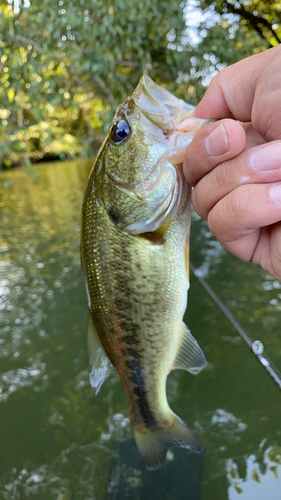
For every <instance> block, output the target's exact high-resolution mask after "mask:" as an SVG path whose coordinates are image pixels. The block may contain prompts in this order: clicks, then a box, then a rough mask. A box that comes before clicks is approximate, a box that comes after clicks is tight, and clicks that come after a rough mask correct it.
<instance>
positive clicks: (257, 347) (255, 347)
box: [189, 262, 281, 390]
mask: <svg viewBox="0 0 281 500" xmlns="http://www.w3.org/2000/svg"><path fill="white" fill-rule="evenodd" d="M189 266H190V269H191V271H192V272H193V274H194V276H195V277H196V278H197V280H198V281H199V283H200V284H201V285H202V286H203V288H205V290H206V292H207V293H208V294H209V295H210V297H211V298H212V299H213V301H214V302H215V303H216V304H217V306H218V307H219V308H220V310H221V311H222V313H223V314H224V315H225V316H226V318H227V319H228V320H229V321H230V323H231V324H232V326H233V327H234V329H235V330H236V331H237V333H238V334H239V335H240V337H241V338H242V339H243V340H244V342H245V344H246V345H247V346H248V347H249V349H250V350H251V351H252V352H253V354H254V355H255V357H256V358H257V359H258V361H259V362H260V364H261V365H262V366H263V368H264V369H265V370H266V372H267V373H268V375H269V376H270V377H271V378H272V380H273V381H274V382H275V384H276V385H277V386H278V388H279V389H280V390H281V375H280V372H279V370H278V369H277V368H276V366H274V364H273V363H272V362H270V360H269V358H268V357H267V356H266V354H265V353H264V346H263V344H262V342H261V341H260V340H255V341H252V340H251V339H250V337H249V335H248V334H247V333H246V332H245V330H243V328H242V326H241V325H239V323H238V321H236V319H235V318H234V316H233V315H232V314H231V312H230V311H229V310H228V309H227V307H226V306H225V305H224V304H223V303H222V301H221V300H220V299H219V297H218V296H217V294H216V293H215V292H214V290H212V288H211V287H210V285H208V283H207V282H206V281H205V280H204V278H202V277H201V276H200V275H199V273H198V270H197V269H196V268H195V267H194V265H193V264H192V263H191V262H190V264H189Z"/></svg>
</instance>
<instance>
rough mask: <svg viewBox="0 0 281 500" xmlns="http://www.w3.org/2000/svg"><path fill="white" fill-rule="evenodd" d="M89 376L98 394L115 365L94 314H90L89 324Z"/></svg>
mask: <svg viewBox="0 0 281 500" xmlns="http://www.w3.org/2000/svg"><path fill="white" fill-rule="evenodd" d="M88 353H89V378H90V383H91V386H92V388H93V389H94V390H95V394H96V395H97V394H98V392H99V390H100V388H101V386H102V384H103V383H104V381H105V380H106V379H107V377H108V376H109V374H110V372H111V370H112V368H113V365H112V364H111V362H110V360H109V359H108V356H107V355H106V353H105V351H104V348H103V346H102V344H101V341H100V339H99V337H98V334H97V332H96V329H95V326H94V323H93V320H92V316H91V314H89V326H88Z"/></svg>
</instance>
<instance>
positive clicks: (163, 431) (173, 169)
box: [81, 75, 208, 470]
mask: <svg viewBox="0 0 281 500" xmlns="http://www.w3.org/2000/svg"><path fill="white" fill-rule="evenodd" d="M193 109H194V108H193V107H192V106H191V105H189V104H187V103H186V102H184V101H183V100H181V99H178V98H177V97H175V96H174V95H173V94H171V93H170V92H169V91H168V90H167V89H165V88H163V87H161V86H159V85H157V84H156V83H155V82H153V80H152V79H151V78H150V77H149V76H148V75H143V76H142V78H141V80H140V82H139V84H138V86H137V87H136V89H135V90H134V92H133V94H132V95H131V96H129V97H128V98H127V99H126V100H125V101H124V103H123V104H121V105H120V106H119V107H118V109H117V111H116V113H115V116H114V118H113V121H112V124H111V126H110V128H109V130H108V132H107V134H106V137H105V139H104V141H103V143H102V145H101V148H100V150H99V152H98V154H97V157H96V160H95V162H94V165H93V168H92V170H91V172H90V175H89V179H88V183H87V187H86V190H85V195H84V201H83V206H82V224H81V262H82V270H83V273H84V278H85V285H86V292H87V298H88V308H89V327H88V352H89V365H90V382H91V385H92V387H93V388H94V390H95V392H96V394H97V393H98V391H99V390H100V388H101V386H102V384H103V382H104V381H105V380H106V379H107V377H108V376H109V374H110V373H111V371H112V369H113V368H114V367H115V368H117V370H118V372H119V375H120V378H121V381H122V384H123V386H124V390H125V393H126V396H127V399H128V402H129V407H130V421H131V428H132V432H133V435H134V439H135V442H136V445H137V448H138V451H139V453H140V455H141V457H142V459H143V461H144V463H145V465H146V467H147V469H150V470H154V469H157V468H159V467H160V466H161V465H162V464H163V463H164V462H165V458H166V454H167V451H168V450H169V449H170V448H171V447H174V446H176V447H185V448H187V449H189V450H192V451H194V452H201V451H202V449H203V448H202V445H201V443H200V441H199V439H198V438H197V437H196V436H195V434H193V432H192V431H191V430H190V429H189V428H188V427H187V425H186V424H185V423H184V422H183V420H182V419H181V418H179V417H178V416H177V415H176V414H175V413H174V412H173V411H172V409H171V408H170V406H169V404H168V401H167V396H166V379H167V376H168V374H169V373H170V371H171V370H174V369H184V370H187V371H189V372H190V373H192V374H197V373H199V372H200V371H201V370H202V369H203V368H204V367H205V366H206V358H205V356H204V353H203V352H202V350H201V348H200V347H199V345H198V343H197V341H196V340H195V338H194V337H193V336H192V334H191V333H190V331H189V329H188V327H187V326H186V325H185V323H184V322H183V314H184V312H185V309H186V306H187V291H188V288H189V231H190V215H191V205H190V197H191V188H190V186H189V185H188V183H187V181H186V180H185V178H184V175H183V169H182V162H183V159H184V155H185V152H186V148H187V146H188V144H190V142H191V140H192V139H193V137H194V135H195V133H196V131H197V130H199V129H200V128H201V127H202V126H204V125H205V124H206V123H207V122H208V120H202V119H199V118H194V117H192V111H193Z"/></svg>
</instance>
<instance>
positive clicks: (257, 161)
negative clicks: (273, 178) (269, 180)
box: [249, 141, 281, 172]
mask: <svg viewBox="0 0 281 500" xmlns="http://www.w3.org/2000/svg"><path fill="white" fill-rule="evenodd" d="M249 161H250V165H251V167H252V168H253V169H254V170H257V171H258V172H263V171H267V170H275V169H276V168H281V141H276V142H273V143H272V144H269V145H268V146H265V147H263V148H259V149H257V150H256V151H254V152H253V153H252V154H251V156H250V158H249Z"/></svg>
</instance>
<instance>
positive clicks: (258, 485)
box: [0, 162, 281, 500]
mask: <svg viewBox="0 0 281 500" xmlns="http://www.w3.org/2000/svg"><path fill="white" fill-rule="evenodd" d="M89 168H90V162H89V163H83V162H77V163H75V162H72V163H61V164H50V165H43V166H41V167H40V168H38V176H37V177H36V178H35V179H31V178H29V177H28V176H27V175H26V173H24V172H23V171H15V172H12V173H11V174H9V176H12V177H13V183H12V184H10V185H9V187H8V188H7V189H4V188H1V187H0V200H1V202H0V205H1V208H0V210H1V218H0V234H1V242H0V257H1V259H0V424H1V425H0V443H1V446H0V491H1V493H0V497H1V498H4V499H9V500H13V499H20V500H21V499H25V498H34V499H36V500H37V499H41V498H44V500H45V499H46V500H49V499H50V500H58V499H60V500H69V499H70V498H73V499H75V500H87V499H89V500H90V499H92V498H95V499H96V500H105V499H106V500H109V499H115V500H116V499H122V500H123V498H124V499H125V498H128V499H135V500H139V499H142V498H145V499H146V500H150V499H151V500H165V499H167V500H170V499H173V500H175V499H177V500H180V499H181V498H183V499H184V500H186V498H188V499H189V500H199V499H200V500H217V499H218V498H219V499H220V500H236V498H238V496H237V495H239V498H243V499H244V498H245V500H246V498H247V500H249V498H261V497H262V494H264V488H265V487H267V490H268V492H270V495H269V494H268V496H269V497H270V500H275V497H274V495H275V494H276V492H277V491H278V492H279V498H281V486H280V484H281V482H280V472H281V471H280V448H278V446H280V442H281V432H280V394H279V392H278V390H277V389H276V388H275V386H274V385H273V383H272V382H271V381H270V380H269V379H268V378H266V375H265V374H264V372H263V371H262V368H261V367H260V366H259V365H258V363H257V362H256V360H255V359H254V358H253V356H252V355H251V353H250V352H249V351H248V350H247V349H246V348H245V346H244V344H243V343H241V341H240V340H239V338H237V334H236V332H235V331H234V330H233V329H232V327H231V325H230V324H229V323H228V322H227V321H226V319H225V318H224V317H223V315H222V314H221V312H220V311H218V310H217V308H216V307H215V306H214V304H213V302H212V301H211V300H210V298H209V297H208V296H207V295H206V293H205V292H204V291H203V290H202V288H201V286H200V285H199V284H198V282H196V280H195V278H194V277H192V281H191V290H190V294H189V305H188V311H187V315H186V322H187V324H188V325H189V327H190V329H191V331H192V333H193V334H194V335H195V337H196V338H197V339H198V342H199V344H200V345H201V346H202V348H203V350H204V352H205V354H206V357H207V359H208V363H209V364H208V369H206V370H204V372H202V374H200V376H199V377H193V376H192V375H190V374H188V373H184V372H172V373H171V375H170V376H169V378H168V383H167V394H168V399H169V403H170V404H171V407H172V409H173V410H174V411H175V413H177V414H179V415H180V416H181V417H182V418H183V419H184V420H185V421H186V422H187V424H188V425H189V426H190V427H191V428H192V429H193V430H194V431H195V432H196V434H197V435H198V437H199V438H200V439H201V441H202V442H203V444H204V447H205V454H204V455H194V454H189V453H188V452H187V451H186V450H184V449H175V450H172V451H171V453H169V457H168V461H167V464H166V466H165V468H164V469H162V470H160V471H155V472H149V471H146V470H145V468H144V466H143V463H142V462H141V460H140V457H139V455H138V454H137V450H136V447H135V444H134V442H133V440H132V434H131V429H130V424H129V410H128V404H127V400H126V396H125V393H124V390H123V388H122V385H121V382H120V380H119V377H118V375H117V373H115V372H113V373H112V374H111V376H110V377H109V379H108V380H107V381H106V382H105V384H104V386H103V387H102V389H101V391H100V393H99V394H98V396H97V397H95V396H94V394H93V392H92V390H91V388H90V385H89V379H88V361H87V352H86V331H87V303H86V297H85V290H84V284H83V278H82V273H81V269H80V256H79V230H80V209H81V202H82V196H83V191H84V187H85V184H86V179H87V175H88V171H89ZM192 232H193V239H192V244H191V254H192V260H193V262H194V264H195V265H196V266H197V267H200V269H201V272H202V274H203V275H204V276H205V277H206V278H207V279H208V280H209V281H210V282H211V285H212V286H213V288H214V289H215V291H216V292H217V293H218V295H219V296H220V297H221V298H222V299H223V300H224V302H225V303H226V304H227V305H228V307H229V308H230V309H231V311H232V313H233V314H234V315H235V316H237V317H239V320H240V321H241V322H242V323H243V322H244V323H243V326H244V327H245V329H246V330H247V331H248V332H249V333H252V335H253V337H254V338H259V339H260V340H261V341H262V342H263V343H264V345H265V348H266V352H268V353H272V356H273V355H274V356H275V357H276V360H277V361H276V363H277V364H278V363H279V366H280V353H281V340H280V333H279V332H280V327H281V323H280V322H281V319H280V312H279V307H280V300H281V299H280V296H279V295H280V293H279V292H280V284H278V283H279V282H276V280H274V279H273V278H272V277H270V276H269V275H267V274H266V273H262V272H261V271H260V270H259V269H258V268H257V267H254V266H249V265H247V264H245V263H240V262H239V261H238V260H237V259H235V258H231V257H229V255H228V254H227V252H225V250H223V249H222V248H221V247H220V245H219V244H218V243H217V242H215V240H214V239H213V237H212V236H211V235H210V233H209V232H208V229H207V228H206V225H205V223H204V222H203V221H201V220H199V219H197V220H194V222H193V231H192ZM263 336H264V337H263ZM261 441H263V443H265V444H263V446H262V447H261V448H259V444H260V442H261ZM255 450H258V451H255ZM278 450H279V451H278ZM202 474H203V475H204V478H203V480H202ZM257 478H258V480H257ZM265 485H266V486H265ZM248 488H252V490H251V491H253V492H254V493H253V496H250V497H249V492H250V489H248ZM253 488H254V489H253ZM240 490H241V491H240ZM238 492H240V493H238ZM271 492H272V495H271ZM235 495H236V496H235ZM247 495H248V497H247ZM254 495H255V496H254ZM279 498H278V500H279ZM263 500H264V498H263Z"/></svg>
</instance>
